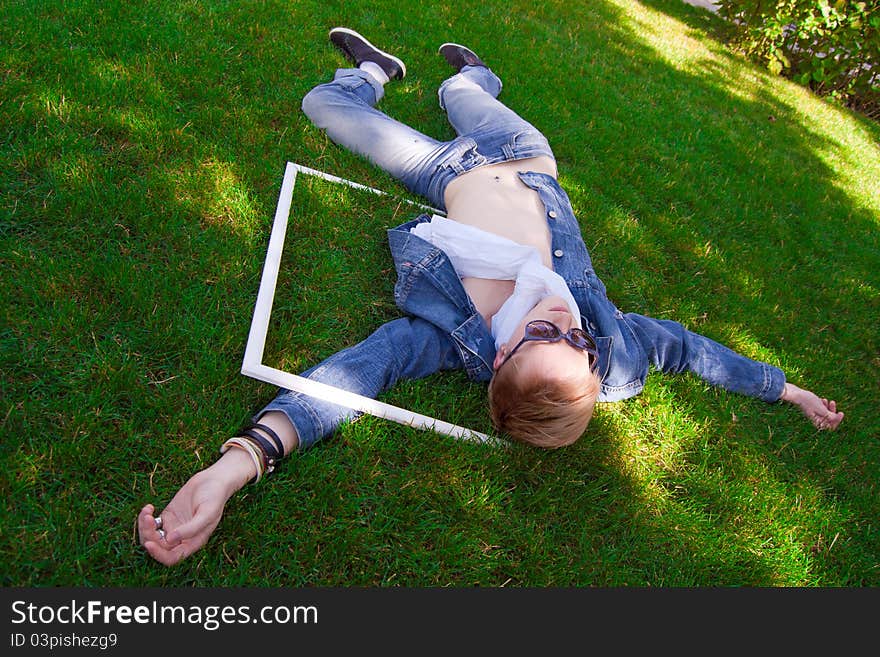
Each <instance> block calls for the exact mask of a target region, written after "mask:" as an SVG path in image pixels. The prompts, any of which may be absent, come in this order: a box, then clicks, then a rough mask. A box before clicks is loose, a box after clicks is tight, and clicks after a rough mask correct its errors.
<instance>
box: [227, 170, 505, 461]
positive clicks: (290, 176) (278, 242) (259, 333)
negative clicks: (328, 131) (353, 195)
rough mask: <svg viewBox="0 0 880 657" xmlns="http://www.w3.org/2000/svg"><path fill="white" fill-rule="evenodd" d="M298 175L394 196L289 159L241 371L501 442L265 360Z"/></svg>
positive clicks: (380, 413) (415, 422) (451, 432)
mask: <svg viewBox="0 0 880 657" xmlns="http://www.w3.org/2000/svg"><path fill="white" fill-rule="evenodd" d="M297 174H303V175H310V176H317V177H319V178H323V179H324V180H327V181H329V182H332V183H336V184H341V185H347V186H349V187H353V188H355V189H361V190H364V191H368V192H370V193H373V194H378V195H383V196H388V195H389V194H387V193H386V192H383V191H381V190H378V189H374V188H372V187H367V186H366V185H361V184H359V183H356V182H353V181H351V180H345V179H344V178H339V177H338V176H334V175H331V174H329V173H325V172H323V171H317V170H315V169H311V168H309V167H305V166H302V165H299V164H296V163H294V162H287V165H286V167H285V170H284V179H283V181H282V183H281V192H280V193H279V195H278V206H277V208H276V210H275V219H274V221H273V223H272V232H271V234H270V236H269V246H268V249H267V250H266V260H265V262H264V264H263V274H262V277H261V279H260V288H259V291H258V292H257V300H256V303H255V304H254V314H253V317H252V318H251V326H250V331H249V332H248V339H247V344H246V345H245V350H244V358H243V359H242V364H241V373H242V374H243V375H245V376H248V377H250V378H252V379H257V380H258V381H263V382H265V383H271V384H274V385H276V386H279V387H281V388H285V389H287V390H294V391H296V392H301V393H303V394H306V395H309V396H310V397H315V398H317V399H320V400H322V401H326V402H330V403H334V404H339V405H341V406H345V407H347V408H351V409H353V410H355V411H359V412H361V413H368V414H370V415H374V416H376V417H380V418H383V419H386V420H390V421H392V422H397V423H399V424H403V425H406V426H409V427H413V428H415V429H420V430H426V431H435V432H437V433H440V434H444V435H447V436H452V437H453V438H457V439H463V440H471V441H477V442H480V443H489V444H498V443H499V442H500V441H499V439H498V438H496V437H494V436H489V435H486V434H484V433H481V432H479V431H475V430H473V429H468V428H467V427H462V426H459V425H456V424H452V423H450V422H445V421H443V420H439V419H437V418H433V417H429V416H427V415H422V414H421V413H415V412H413V411H410V410H407V409H405V408H400V407H398V406H392V405H391V404H386V403H384V402H380V401H378V400H376V399H371V398H370V397H364V396H362V395H358V394H355V393H352V392H349V391H347V390H343V389H342V388H337V387H335V386H331V385H327V384H324V383H321V382H319V381H312V380H311V379H307V378H305V377H302V376H299V375H297V374H292V373H290V372H285V371H284V370H280V369H277V368H274V367H271V366H269V365H266V364H265V363H263V354H264V351H265V346H266V336H267V335H268V332H269V320H270V316H271V313H272V303H273V301H274V298H275V290H276V286H277V283H278V272H279V269H280V266H281V254H282V251H283V249H284V239H285V236H286V234H287V224H288V221H289V218H290V207H291V203H292V200H293V189H294V185H295V184H296V177H297ZM401 200H403V201H405V202H407V203H410V204H412V205H416V206H418V207H421V208H424V209H427V210H430V211H431V212H433V213H435V214H442V211H441V210H438V209H436V208H431V207H430V206H425V205H420V204H418V203H413V202H412V201H408V200H407V199H401Z"/></svg>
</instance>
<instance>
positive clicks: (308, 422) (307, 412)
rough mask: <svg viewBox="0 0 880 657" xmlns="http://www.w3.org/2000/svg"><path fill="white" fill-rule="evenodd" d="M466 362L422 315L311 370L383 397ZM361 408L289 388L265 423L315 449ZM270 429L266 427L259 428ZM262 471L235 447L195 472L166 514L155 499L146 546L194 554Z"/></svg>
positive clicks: (158, 555) (162, 554)
mask: <svg viewBox="0 0 880 657" xmlns="http://www.w3.org/2000/svg"><path fill="white" fill-rule="evenodd" d="M454 367H461V358H460V356H459V354H458V351H457V350H456V348H455V347H454V346H453V343H452V340H451V338H449V336H448V335H445V334H444V333H443V332H442V331H441V330H440V329H438V328H436V327H434V326H433V325H431V324H429V323H428V322H425V321H424V320H420V319H414V318H400V319H396V320H393V321H391V322H388V323H387V324H384V325H383V326H381V327H380V328H379V329H377V330H376V331H374V332H373V333H372V334H371V335H370V336H369V337H368V338H367V339H366V340H364V341H362V342H360V343H358V344H357V345H355V346H353V347H350V348H348V349H344V350H343V351H341V352H339V353H337V354H335V355H333V356H331V357H330V358H328V359H326V360H324V361H323V362H322V363H321V364H320V365H318V366H316V367H314V368H312V369H311V370H309V371H308V372H307V373H305V375H306V376H308V377H309V378H312V379H315V380H317V381H321V382H322V383H328V384H330V385H336V386H338V387H340V388H343V389H345V390H349V391H351V392H355V393H358V394H362V395H365V396H369V397H372V398H375V397H376V396H377V395H378V394H379V393H380V392H382V391H383V390H386V389H388V388H389V387H390V386H392V385H394V383H395V382H396V381H398V380H399V379H401V378H406V379H417V378H422V377H425V376H428V375H430V374H433V373H434V372H437V371H439V370H443V369H450V368H454ZM354 415H355V412H354V411H353V410H351V409H349V408H347V407H343V406H339V405H336V404H329V403H324V402H321V401H319V400H317V399H313V398H308V397H306V396H305V395H299V394H298V393H290V392H289V391H282V392H281V393H279V395H278V396H277V397H276V398H275V400H273V402H272V403H270V404H269V405H268V406H267V407H265V408H264V409H263V412H262V414H261V416H260V418H259V423H260V424H263V425H266V426H268V427H269V428H270V429H272V430H274V431H275V433H277V434H278V436H279V438H280V439H281V441H282V442H283V443H284V453H285V454H289V453H290V452H292V451H294V450H295V449H299V450H303V449H306V448H308V447H309V446H310V445H311V444H313V443H314V442H315V441H317V440H320V439H321V438H323V437H324V436H325V435H327V434H329V433H331V432H332V431H334V430H335V428H336V427H337V426H338V425H339V423H340V422H342V421H343V420H344V419H346V418H349V417H352V416H354ZM255 430H256V431H257V432H258V433H262V432H261V431H260V430H259V429H255ZM255 474H256V466H255V464H254V463H253V461H252V460H251V458H250V456H249V455H248V454H247V453H246V452H244V451H242V450H240V449H237V448H230V449H228V450H227V451H226V452H225V453H224V454H223V456H222V457H221V458H220V459H218V460H217V461H216V462H215V463H214V464H213V465H211V466H209V467H207V468H205V469H204V470H202V471H200V472H198V473H196V474H195V475H193V476H192V477H191V478H190V479H189V481H187V482H186V483H185V484H184V485H183V486H182V487H181V489H180V490H179V491H177V494H176V495H175V496H174V498H173V499H172V500H171V502H170V503H169V504H168V506H167V507H165V508H164V509H163V510H162V512H161V513H160V514H159V515H158V517H159V518H161V522H162V527H161V531H160V528H159V526H158V525H157V522H156V518H157V516H156V509H155V507H154V506H153V505H152V504H147V505H146V506H144V507H143V509H141V512H140V513H139V514H138V520H137V523H138V534H139V536H140V542H141V545H143V546H144V548H145V549H146V550H147V552H148V553H149V554H150V556H151V557H153V558H154V559H156V561H159V562H161V563H163V564H165V565H167V566H171V565H174V564H176V563H178V562H179V561H181V560H182V559H185V558H187V557H189V556H190V555H192V554H193V553H194V552H196V551H197V550H199V549H200V548H202V547H203V546H204V545H205V543H207V542H208V539H209V538H210V536H211V534H212V533H213V532H214V530H215V529H216V528H217V525H218V524H219V522H220V519H221V517H222V516H223V510H224V508H225V506H226V502H227V501H228V500H229V498H230V497H232V495H234V494H235V492H236V491H238V490H239V489H240V488H242V487H243V486H244V485H245V484H246V483H247V482H248V481H250V480H251V479H252V478H253V477H254V475H255Z"/></svg>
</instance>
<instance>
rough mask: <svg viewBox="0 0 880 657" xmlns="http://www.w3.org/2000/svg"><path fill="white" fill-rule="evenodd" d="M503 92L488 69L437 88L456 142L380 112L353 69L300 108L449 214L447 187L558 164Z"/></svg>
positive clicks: (472, 70) (372, 84)
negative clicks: (489, 170)
mask: <svg viewBox="0 0 880 657" xmlns="http://www.w3.org/2000/svg"><path fill="white" fill-rule="evenodd" d="M501 86H502V85H501V80H500V79H498V76H496V75H495V74H494V73H493V72H492V71H491V70H489V69H488V68H486V67H484V66H465V67H464V68H463V69H462V70H461V72H460V73H457V74H456V75H453V76H452V77H451V78H449V79H448V80H446V81H445V82H444V83H443V84H442V85H441V86H440V90H439V96H440V107H442V108H443V109H444V110H446V115H447V117H448V118H449V122H450V123H451V124H452V127H453V128H454V129H455V132H456V134H457V135H458V136H457V137H456V138H455V139H453V140H451V141H438V140H437V139H433V138H431V137H428V136H427V135H424V134H422V133H421V132H419V131H418V130H414V129H412V128H410V127H409V126H407V125H404V124H403V123H400V122H399V121H395V120H394V119H392V118H391V117H389V116H387V115H386V114H384V113H382V112H380V111H379V110H377V109H376V108H375V105H376V103H377V102H378V101H379V100H380V99H381V98H382V96H383V94H384V88H383V86H382V85H381V84H379V83H378V82H377V81H376V80H375V79H373V78H372V76H370V75H369V74H367V73H365V72H364V71H362V70H360V69H356V68H354V69H350V68H349V69H339V70H338V71H336V75H335V76H334V79H333V81H332V82H328V83H327V84H322V85H319V86H317V87H315V88H314V89H312V90H311V91H310V92H309V93H308V94H307V95H306V97H305V98H304V99H303V103H302V108H303V111H304V112H305V113H306V115H307V116H308V117H309V118H310V119H311V120H312V122H313V123H314V124H315V125H316V126H318V127H319V128H322V129H323V130H325V131H326V132H327V135H328V136H329V137H330V138H331V139H332V140H333V141H335V142H336V143H337V144H340V145H342V146H345V147H346V148H347V149H349V150H350V151H352V152H354V153H358V154H359V155H362V156H364V157H366V158H367V159H369V160H370V161H371V162H373V163H374V164H376V165H377V166H379V167H380V168H382V169H384V170H385V171H387V172H388V173H390V174H391V175H392V176H394V177H395V178H397V179H398V180H400V181H401V182H402V183H403V184H404V185H405V186H406V187H407V189H409V190H410V191H412V192H415V193H416V194H419V195H420V196H423V197H425V198H426V199H428V200H429V201H430V202H431V203H432V204H433V205H434V207H437V208H441V209H445V208H446V205H445V203H444V200H443V193H444V191H445V190H446V186H447V185H448V184H449V182H450V181H451V180H452V179H453V178H455V177H456V176H458V175H460V174H462V173H465V172H467V171H470V170H471V169H474V168H476V167H478V166H482V165H485V164H496V163H498V162H506V161H510V160H521V159H524V158H528V157H537V156H539V155H546V156H549V157H551V158H552V157H553V152H552V151H551V150H550V145H549V144H548V143H547V139H546V138H545V137H544V135H542V134H541V132H540V131H539V130H537V129H536V128H535V127H534V126H533V125H532V124H530V123H528V122H526V121H524V120H523V119H522V118H520V117H519V116H518V115H517V114H516V113H515V112H513V111H512V110H510V109H509V108H507V107H506V106H505V105H504V104H502V103H501V102H499V101H498V100H497V96H498V94H499V93H500V91H501Z"/></svg>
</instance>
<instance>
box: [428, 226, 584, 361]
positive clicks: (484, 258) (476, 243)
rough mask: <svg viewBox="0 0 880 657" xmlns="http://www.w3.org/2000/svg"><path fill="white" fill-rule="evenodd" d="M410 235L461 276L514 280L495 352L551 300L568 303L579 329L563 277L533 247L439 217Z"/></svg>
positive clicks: (501, 312) (495, 322) (497, 324)
mask: <svg viewBox="0 0 880 657" xmlns="http://www.w3.org/2000/svg"><path fill="white" fill-rule="evenodd" d="M411 232H412V233H413V234H414V235H416V236H418V237H421V238H422V239H423V240H426V241H428V242H430V243H431V244H433V245H434V246H436V247H438V248H440V249H443V251H444V252H445V253H446V255H448V256H449V260H450V261H451V262H452V266H453V267H454V268H455V272H456V273H457V274H458V275H459V277H461V278H464V277H465V276H469V277H473V278H489V279H495V280H501V281H516V283H515V285H514V289H513V294H511V295H510V297H509V298H508V299H507V301H505V302H504V305H502V306H501V308H499V309H498V312H497V313H495V315H494V316H493V317H492V319H491V325H492V337H494V338H495V348H496V349H498V348H499V347H501V345H502V344H504V343H506V342H508V341H509V340H510V336H511V335H512V334H513V331H514V329H516V327H517V326H519V324H520V323H521V322H522V319H523V317H525V315H526V313H528V312H529V311H530V310H531V309H532V308H534V307H535V304H537V303H538V302H539V301H540V300H541V299H543V298H545V297H549V296H554V295H555V296H559V297H562V298H563V299H565V302H566V305H567V306H568V308H569V310H570V312H571V314H572V317H574V320H575V323H576V324H577V326H578V328H581V311H580V309H579V308H578V305H577V303H576V302H575V300H574V297H573V296H572V294H571V291H570V290H569V289H568V285H566V284H565V279H563V278H562V276H560V275H559V274H557V273H556V272H555V271H553V270H552V269H550V268H548V267H545V266H544V264H543V263H542V262H541V254H540V253H538V250H537V249H536V248H535V247H533V246H524V245H523V244H517V243H516V242H514V241H513V240H509V239H507V238H505V237H500V236H498V235H495V234H493V233H489V232H487V231H484V230H481V229H479V228H475V227H474V226H469V225H467V224H461V223H459V222H457V221H452V220H451V219H446V218H445V217H441V216H438V215H436V214H435V215H434V216H433V217H432V218H431V221H430V222H425V223H421V224H419V225H417V226H416V227H414V228H413V229H412V231H411Z"/></svg>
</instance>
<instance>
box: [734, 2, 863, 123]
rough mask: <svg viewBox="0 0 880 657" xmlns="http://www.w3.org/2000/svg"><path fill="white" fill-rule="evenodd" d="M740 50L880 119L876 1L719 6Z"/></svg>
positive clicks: (820, 91) (739, 3)
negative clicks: (732, 30) (729, 24)
mask: <svg viewBox="0 0 880 657" xmlns="http://www.w3.org/2000/svg"><path fill="white" fill-rule="evenodd" d="M718 5H719V13H720V14H721V15H722V16H724V17H726V18H728V19H729V20H730V22H731V25H733V26H734V32H735V36H734V40H735V43H736V45H737V46H738V47H740V48H741V49H743V50H744V51H745V52H746V53H748V54H749V55H752V56H754V57H756V58H759V59H760V60H762V61H764V62H765V63H766V64H767V67H768V68H769V69H770V70H771V71H773V72H774V73H777V74H782V75H785V76H786V77H789V78H791V79H793V80H795V81H797V82H799V83H800V84H803V85H805V86H808V87H810V88H811V89H813V91H815V92H816V93H818V94H820V95H823V96H831V97H833V98H836V99H838V100H840V101H842V102H844V103H846V104H847V105H849V106H851V107H853V108H854V109H856V110H859V111H862V112H864V113H865V114H867V115H868V116H870V117H872V118H874V119H877V118H880V6H878V3H877V2H876V0H873V1H872V2H861V1H859V2H857V1H855V0H836V1H834V0H775V1H773V0H771V1H769V2H768V1H766V0H763V1H762V0H718Z"/></svg>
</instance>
